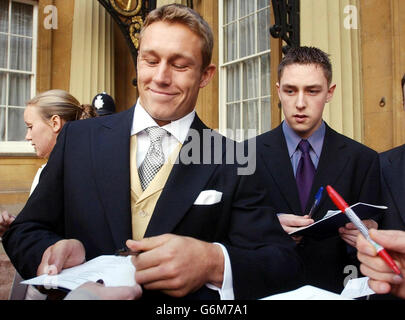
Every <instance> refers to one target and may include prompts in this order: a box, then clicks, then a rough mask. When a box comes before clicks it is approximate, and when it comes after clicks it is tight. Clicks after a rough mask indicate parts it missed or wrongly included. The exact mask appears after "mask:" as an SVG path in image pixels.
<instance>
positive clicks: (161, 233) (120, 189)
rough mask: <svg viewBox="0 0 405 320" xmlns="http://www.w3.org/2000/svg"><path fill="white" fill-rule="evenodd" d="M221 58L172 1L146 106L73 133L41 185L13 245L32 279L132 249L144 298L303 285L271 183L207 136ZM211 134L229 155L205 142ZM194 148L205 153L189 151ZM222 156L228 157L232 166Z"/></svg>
mask: <svg viewBox="0 0 405 320" xmlns="http://www.w3.org/2000/svg"><path fill="white" fill-rule="evenodd" d="M212 50H213V35H212V31H211V29H210V27H209V25H208V24H207V23H206V22H205V21H204V20H203V19H202V18H201V17H200V16H199V15H198V13H196V12H195V11H193V10H192V9H190V8H188V7H185V6H181V5H167V6H163V7H160V8H158V9H156V10H154V11H152V12H151V13H150V14H149V15H148V17H147V19H146V20H145V24H144V27H143V29H142V32H141V35H140V48H139V55H138V63H137V68H138V69H137V71H138V74H137V75H138V89H139V99H138V101H137V103H136V105H135V106H134V107H133V108H131V109H130V110H127V111H124V112H121V113H117V114H114V115H111V116H104V117H100V118H96V119H94V121H80V123H74V122H72V123H68V124H67V125H65V127H64V129H63V131H62V132H61V134H60V136H59V139H58V142H57V145H56V147H55V148H54V151H53V153H52V154H51V157H50V159H49V162H48V165H47V167H46V169H45V170H44V171H43V173H42V176H41V179H40V183H39V185H38V187H37V188H36V190H35V192H34V193H33V195H32V197H30V199H29V200H28V202H27V204H26V206H25V207H24V209H23V210H22V212H21V213H20V214H19V215H18V217H17V219H16V221H15V222H14V223H13V224H12V226H11V228H10V230H9V232H8V233H6V235H5V237H4V246H5V248H6V251H7V253H8V254H9V256H10V258H11V261H12V262H13V263H14V265H15V266H16V267H17V269H18V271H19V272H20V273H21V274H22V275H23V276H24V277H32V276H34V275H35V274H36V273H39V274H41V273H44V272H45V271H46V270H49V269H53V270H56V272H60V271H61V270H62V269H64V268H68V267H72V266H76V265H79V264H81V263H83V262H84V261H85V260H89V259H92V258H94V257H96V256H99V255H102V254H114V252H115V251H116V250H118V249H121V248H123V247H124V246H125V245H127V246H128V247H129V248H130V249H131V250H133V251H135V252H138V253H139V254H138V255H136V256H134V257H133V260H132V261H133V263H134V265H135V267H136V274H135V278H136V281H137V283H139V284H140V285H142V287H143V289H144V290H143V298H148V297H149V296H152V297H154V296H156V295H162V294H164V295H166V298H167V295H169V296H172V297H187V298H189V299H190V298H192V299H215V298H222V299H233V298H235V299H253V298H260V297H264V296H267V295H269V294H271V293H276V292H280V291H285V290H289V289H291V288H294V287H296V286H297V285H299V284H300V282H299V280H300V274H301V273H300V271H301V270H302V269H301V267H302V264H301V262H300V259H299V257H298V255H297V254H296V252H295V250H294V247H295V244H294V242H293V241H292V240H291V239H290V237H288V235H286V234H285V233H284V232H283V230H282V228H281V226H280V224H279V223H278V220H277V218H276V216H275V215H274V213H273V210H272V209H271V208H270V206H269V201H268V197H267V196H266V193H265V189H264V187H263V186H262V185H261V183H260V179H259V178H258V177H257V176H256V175H255V174H252V175H245V176H242V175H238V170H237V169H238V164H237V163H228V162H227V159H229V158H228V157H227V152H225V146H230V148H229V149H230V150H235V148H233V147H234V142H232V141H229V140H227V139H226V138H225V137H222V136H220V135H219V134H217V133H215V131H214V130H211V129H209V128H207V127H206V126H205V125H204V124H203V123H202V121H201V120H200V119H199V118H198V116H197V114H196V112H195V110H194V109H195V104H196V101H197V97H198V93H199V90H200V89H202V88H204V87H205V86H206V85H207V84H208V83H209V81H210V80H211V78H212V77H213V75H214V72H215V66H214V65H213V64H211V56H212ZM191 131H193V134H191V133H190V132H191ZM206 131H209V132H210V133H211V135H210V136H212V137H214V139H213V140H214V141H216V142H217V143H219V144H220V147H222V148H216V147H217V146H214V145H212V143H211V139H209V141H205V140H204V136H205V134H203V133H205V132H206ZM194 133H197V135H196V134H194ZM193 140H196V141H197V142H195V141H193ZM191 143H193V144H197V145H198V148H193V149H187V148H186V147H187V146H188V144H191ZM184 149H186V150H188V151H190V152H191V153H197V155H196V156H194V155H193V156H190V158H191V159H195V160H196V161H194V162H192V163H185V162H184V161H182V158H181V157H180V156H181V155H182V151H183V150H184ZM217 149H222V150H224V152H221V154H220V157H221V158H220V160H221V161H217V160H218V159H217V158H216V155H215V153H214V152H213V151H216V150H217ZM188 151H187V152H184V153H186V154H188V153H189V152H188ZM230 152H233V151H230ZM206 154H209V155H210V156H209V159H208V160H210V162H209V163H207V161H206V160H207V159H206V157H204V155H206ZM214 157H215V159H214ZM179 158H180V160H179ZM203 158H204V159H203ZM174 160H178V161H174ZM202 160H204V161H202ZM214 160H215V161H214ZM52 266H53V268H50V267H52ZM163 297H164V296H163ZM160 298H162V296H160Z"/></svg>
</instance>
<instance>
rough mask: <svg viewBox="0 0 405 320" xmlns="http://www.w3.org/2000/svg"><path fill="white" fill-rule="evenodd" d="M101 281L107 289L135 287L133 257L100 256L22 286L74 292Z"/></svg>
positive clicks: (28, 281) (32, 280) (25, 282)
mask: <svg viewBox="0 0 405 320" xmlns="http://www.w3.org/2000/svg"><path fill="white" fill-rule="evenodd" d="M99 279H102V280H103V281H104V284H105V286H106V287H117V286H135V284H136V283H135V267H134V265H133V264H132V262H131V257H119V256H108V255H107V256H99V257H97V258H94V259H93V260H90V261H88V262H86V263H83V264H81V265H79V266H76V267H72V268H68V269H64V270H62V271H61V273H59V274H56V275H48V274H42V275H40V276H38V277H36V278H33V279H30V280H26V281H23V282H22V284H31V285H40V286H44V287H45V288H46V289H51V288H60V289H61V288H62V289H68V290H74V289H76V288H78V287H79V286H80V285H82V284H84V283H86V282H88V281H92V282H96V281H97V280H99Z"/></svg>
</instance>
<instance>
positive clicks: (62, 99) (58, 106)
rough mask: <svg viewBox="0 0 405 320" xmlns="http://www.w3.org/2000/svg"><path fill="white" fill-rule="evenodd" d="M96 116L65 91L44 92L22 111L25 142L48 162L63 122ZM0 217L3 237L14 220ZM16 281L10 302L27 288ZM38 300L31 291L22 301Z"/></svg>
mask: <svg viewBox="0 0 405 320" xmlns="http://www.w3.org/2000/svg"><path fill="white" fill-rule="evenodd" d="M96 116H97V113H96V109H95V108H94V107H93V106H92V105H89V104H88V105H82V104H80V103H79V102H78V101H77V99H76V98H75V97H73V96H72V95H71V94H69V93H68V92H66V91H64V90H58V89H56V90H49V91H45V92H43V93H40V94H38V95H37V96H35V97H34V98H32V99H31V100H29V101H28V102H27V107H26V109H25V111H24V122H25V124H26V126H27V134H26V136H25V139H26V140H28V141H30V142H31V144H32V146H33V147H34V149H35V152H36V154H37V156H38V157H40V158H44V159H48V158H49V155H50V154H51V152H52V150H53V148H54V146H55V144H56V139H57V137H58V134H59V133H60V131H61V130H62V128H63V125H64V124H65V123H66V122H68V121H73V120H80V119H87V118H92V117H96ZM45 165H46V163H45V164H44V165H43V166H42V167H40V168H39V169H38V171H37V174H36V175H35V177H34V181H33V182H32V185H31V191H30V194H31V193H32V192H33V191H34V189H35V187H36V186H37V184H38V181H39V177H40V175H41V172H42V169H43V168H44V167H45ZM0 216H3V219H0V222H1V224H0V231H2V233H4V232H5V231H6V230H7V229H8V227H9V225H10V224H11V222H12V221H13V220H14V217H12V216H11V217H10V215H9V214H7V212H3V213H1V214H0ZM0 236H2V234H0ZM19 281H20V277H19V275H17V276H16V278H15V279H14V283H13V289H12V294H11V297H10V298H11V299H17V298H19V299H21V298H24V295H25V289H26V287H25V286H23V287H21V288H18V283H19ZM41 298H44V295H42V294H40V293H39V292H38V291H36V290H35V289H34V288H31V287H30V288H29V289H28V291H27V295H26V296H25V299H41Z"/></svg>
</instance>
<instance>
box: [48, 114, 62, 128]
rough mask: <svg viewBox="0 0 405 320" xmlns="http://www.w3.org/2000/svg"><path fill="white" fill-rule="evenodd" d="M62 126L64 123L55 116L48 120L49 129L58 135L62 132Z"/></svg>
mask: <svg viewBox="0 0 405 320" xmlns="http://www.w3.org/2000/svg"><path fill="white" fill-rule="evenodd" d="M64 124H65V121H64V120H63V119H62V118H61V117H60V116H58V115H57V114H54V115H53V116H52V117H51V119H50V125H51V128H52V130H53V132H55V133H59V132H60V131H61V130H62V127H63V125H64Z"/></svg>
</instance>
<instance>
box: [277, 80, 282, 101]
mask: <svg viewBox="0 0 405 320" xmlns="http://www.w3.org/2000/svg"><path fill="white" fill-rule="evenodd" d="M276 88H277V94H278V98H279V99H280V101H281V97H280V83H279V82H277V83H276Z"/></svg>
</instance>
